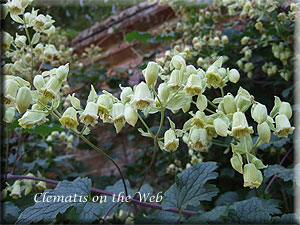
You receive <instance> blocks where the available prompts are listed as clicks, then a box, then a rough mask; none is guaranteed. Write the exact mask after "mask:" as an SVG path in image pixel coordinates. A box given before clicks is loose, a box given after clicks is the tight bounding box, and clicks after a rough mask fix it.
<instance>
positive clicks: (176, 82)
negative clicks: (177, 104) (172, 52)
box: [168, 70, 182, 90]
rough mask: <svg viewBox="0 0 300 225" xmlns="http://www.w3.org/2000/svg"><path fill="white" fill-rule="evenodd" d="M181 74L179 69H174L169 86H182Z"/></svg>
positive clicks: (175, 88)
mask: <svg viewBox="0 0 300 225" xmlns="http://www.w3.org/2000/svg"><path fill="white" fill-rule="evenodd" d="M181 83H182V82H181V76H180V71H179V70H173V71H172V72H171V75H170V79H169V81H168V87H170V88H171V89H172V90H177V89H178V88H180V86H181Z"/></svg>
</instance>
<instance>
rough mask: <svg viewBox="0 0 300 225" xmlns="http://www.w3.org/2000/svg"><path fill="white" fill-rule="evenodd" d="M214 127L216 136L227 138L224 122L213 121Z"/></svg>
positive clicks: (220, 120) (218, 119)
mask: <svg viewBox="0 0 300 225" xmlns="http://www.w3.org/2000/svg"><path fill="white" fill-rule="evenodd" d="M214 127H215V130H216V132H217V134H218V135H220V136H222V137H227V133H228V127H227V124H226V122H225V121H224V120H222V119H221V118H217V119H215V120H214Z"/></svg>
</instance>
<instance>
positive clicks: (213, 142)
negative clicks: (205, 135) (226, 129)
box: [211, 140, 228, 147]
mask: <svg viewBox="0 0 300 225" xmlns="http://www.w3.org/2000/svg"><path fill="white" fill-rule="evenodd" d="M211 143H212V144H213V145H218V146H222V147H228V145H226V144H222V143H219V142H216V141H214V140H212V141H211Z"/></svg>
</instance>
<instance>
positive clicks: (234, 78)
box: [228, 69, 240, 84]
mask: <svg viewBox="0 0 300 225" xmlns="http://www.w3.org/2000/svg"><path fill="white" fill-rule="evenodd" d="M228 77H229V80H230V82H232V83H234V84H235V83H237V82H238V81H239V79H240V73H239V71H237V70H236V69H231V70H230V71H229V75H228Z"/></svg>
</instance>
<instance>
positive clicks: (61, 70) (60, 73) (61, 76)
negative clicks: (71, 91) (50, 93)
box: [56, 63, 69, 81]
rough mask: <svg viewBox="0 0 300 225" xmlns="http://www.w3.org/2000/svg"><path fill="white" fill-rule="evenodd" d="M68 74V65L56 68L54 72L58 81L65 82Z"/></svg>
mask: <svg viewBox="0 0 300 225" xmlns="http://www.w3.org/2000/svg"><path fill="white" fill-rule="evenodd" d="M68 73H69V63H67V64H66V65H64V66H60V67H58V68H57V70H56V76H57V78H58V80H60V81H65V80H67V76H68Z"/></svg>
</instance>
